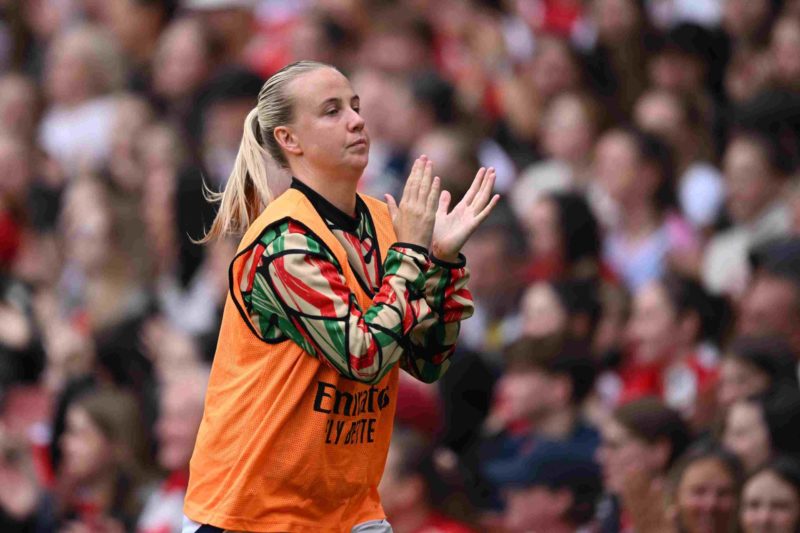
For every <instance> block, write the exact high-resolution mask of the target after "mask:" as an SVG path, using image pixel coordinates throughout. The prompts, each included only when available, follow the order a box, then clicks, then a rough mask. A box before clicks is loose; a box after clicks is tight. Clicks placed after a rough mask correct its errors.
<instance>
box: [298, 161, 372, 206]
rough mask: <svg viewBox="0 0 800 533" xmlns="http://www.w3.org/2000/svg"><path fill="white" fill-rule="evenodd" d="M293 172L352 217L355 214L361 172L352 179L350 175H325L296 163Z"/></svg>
mask: <svg viewBox="0 0 800 533" xmlns="http://www.w3.org/2000/svg"><path fill="white" fill-rule="evenodd" d="M292 172H293V173H294V175H295V176H296V177H297V179H299V180H300V181H302V182H303V183H305V184H306V185H308V186H309V187H311V188H312V189H314V190H315V191H316V192H318V193H319V194H321V195H322V196H324V197H325V199H326V200H328V201H329V202H330V203H332V204H333V205H334V206H336V208H337V209H340V210H341V211H343V212H345V213H346V214H348V215H349V216H351V217H352V216H355V214H356V190H357V189H358V178H359V177H360V174H359V175H358V176H355V177H354V178H353V179H350V177H343V176H330V175H323V174H320V173H319V172H311V171H309V169H308V168H302V167H301V168H295V166H294V165H293V167H292Z"/></svg>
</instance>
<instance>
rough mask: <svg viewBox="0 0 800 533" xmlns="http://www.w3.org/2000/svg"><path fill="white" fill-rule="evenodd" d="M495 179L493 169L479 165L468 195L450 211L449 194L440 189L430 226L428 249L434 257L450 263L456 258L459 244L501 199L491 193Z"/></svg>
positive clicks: (462, 243) (461, 243)
mask: <svg viewBox="0 0 800 533" xmlns="http://www.w3.org/2000/svg"><path fill="white" fill-rule="evenodd" d="M494 180H495V172H494V169H493V168H491V167H490V168H489V169H488V170H487V169H485V168H483V167H481V169H480V170H478V173H477V174H476V175H475V180H474V181H473V182H472V185H471V186H470V188H469V190H468V191H467V194H465V195H464V198H463V199H462V200H461V201H460V202H459V203H458V205H456V206H455V207H454V208H453V210H452V211H450V212H449V213H448V212H447V209H448V208H449V207H450V193H449V192H447V191H443V192H442V196H441V198H439V209H438V211H436V224H435V226H434V229H433V245H432V249H431V252H432V253H433V255H434V256H435V257H437V258H438V259H441V260H443V261H450V262H453V261H456V260H457V259H458V253H459V252H460V251H461V247H462V246H464V243H465V242H467V239H469V237H470V235H472V233H473V232H474V231H475V229H476V228H477V227H478V226H479V225H480V224H481V222H483V221H484V220H485V219H486V217H488V216H489V213H491V212H492V209H494V206H495V205H497V202H498V200H500V195H499V194H495V195H494V196H491V194H492V187H494Z"/></svg>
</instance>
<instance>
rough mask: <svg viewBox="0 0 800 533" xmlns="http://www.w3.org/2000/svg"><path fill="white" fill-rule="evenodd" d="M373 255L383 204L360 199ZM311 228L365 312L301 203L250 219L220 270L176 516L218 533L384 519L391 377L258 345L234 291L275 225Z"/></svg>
mask: <svg viewBox="0 0 800 533" xmlns="http://www.w3.org/2000/svg"><path fill="white" fill-rule="evenodd" d="M361 198H362V200H364V202H365V203H366V205H367V207H368V209H369V212H370V214H371V216H372V220H373V222H374V223H375V230H376V233H377V236H378V246H379V247H380V248H379V249H380V251H381V257H385V254H386V252H387V250H388V248H389V246H391V244H393V243H394V242H395V241H396V236H395V233H394V229H393V227H392V223H391V219H390V217H389V213H388V210H387V208H386V206H385V204H383V203H382V202H380V201H378V200H375V199H373V198H369V197H365V196H362V197H361ZM287 217H288V218H291V219H293V220H295V221H298V222H301V223H302V224H304V225H306V226H307V227H308V228H309V229H310V230H311V231H313V232H314V233H315V234H316V235H317V237H319V238H320V239H321V240H322V241H323V242H324V243H325V244H326V245H327V246H328V248H330V250H332V251H333V253H334V255H335V256H336V258H337V260H338V262H339V264H340V265H341V267H342V271H343V273H344V277H345V279H346V280H347V284H348V285H349V287H350V290H351V291H352V292H353V293H354V294H355V296H356V298H357V300H358V303H359V305H360V306H361V308H362V309H367V308H368V307H370V306H371V305H372V301H371V298H370V297H369V296H368V295H367V294H366V293H365V292H364V291H363V290H362V289H361V286H360V284H359V283H358V280H357V279H356V277H355V275H354V274H353V272H352V271H351V269H350V266H349V264H348V262H347V255H346V252H345V250H344V248H343V247H342V246H341V244H340V243H339V241H338V240H337V239H336V237H335V236H334V235H333V234H332V233H331V232H330V230H329V229H328V227H327V225H326V224H325V221H324V220H322V218H321V217H320V216H319V214H318V213H317V211H316V209H315V208H314V206H313V205H312V204H311V202H310V201H309V200H308V199H307V198H306V196H305V195H304V194H303V193H301V192H300V191H297V190H295V189H289V190H288V191H287V192H285V193H284V194H282V195H281V196H280V197H278V198H277V199H276V200H274V201H273V202H272V203H270V204H269V206H267V208H266V209H265V210H264V212H263V213H262V214H261V215H260V216H259V217H258V218H257V219H256V220H255V222H253V224H252V225H251V227H250V228H249V229H248V231H247V233H246V234H245V236H244V238H243V239H242V242H241V244H240V246H239V252H238V253H237V255H236V258H234V260H233V263H232V264H231V270H230V292H229V294H228V297H227V301H226V303H225V310H224V314H223V317H222V325H221V329H220V333H219V341H218V343H217V350H216V355H215V356H214V364H213V367H212V370H211V378H210V382H209V386H208V392H207V396H206V403H205V412H204V414H203V421H202V423H201V425H200V430H199V433H198V435H197V442H196V444H195V449H194V454H193V455H192V460H191V467H190V479H189V488H188V490H187V494H186V502H185V507H184V511H185V513H186V516H188V517H189V518H191V519H192V520H194V521H196V522H199V523H201V524H211V525H214V526H217V527H221V528H224V529H233V530H245V531H262V532H277V531H281V532H295V531H308V532H311V531H314V532H320V531H331V532H334V531H335V532H349V531H350V529H351V528H352V527H353V526H354V525H355V524H358V523H361V522H366V521H368V520H375V519H380V518H383V517H384V516H385V515H384V512H383V509H382V508H381V504H380V500H379V498H378V492H377V486H378V483H379V481H380V479H381V475H382V474H383V468H384V464H385V462H386V454H387V452H388V448H389V440H390V438H391V434H392V421H393V419H394V413H395V408H396V401H397V382H398V372H399V371H398V369H397V366H395V368H393V369H392V370H391V371H390V372H389V373H388V374H387V375H386V376H385V377H384V378H383V380H381V382H380V383H379V384H377V385H367V384H363V383H359V382H357V381H353V380H350V379H347V378H345V377H343V376H341V375H340V374H338V373H337V372H336V371H334V370H332V369H331V368H330V367H328V366H327V365H326V364H324V363H322V362H321V361H319V360H318V359H316V358H315V357H313V356H311V355H310V354H308V353H307V352H305V351H303V350H302V349H301V348H300V347H299V346H298V345H297V344H295V343H294V342H292V341H290V340H285V341H282V342H279V343H276V344H269V343H267V342H264V341H263V340H261V339H260V338H259V337H258V336H257V335H256V333H255V330H254V329H253V326H252V324H251V323H250V321H249V318H248V316H247V313H246V312H245V306H244V301H243V299H242V293H241V290H240V282H241V279H242V275H243V272H244V269H245V264H246V263H247V260H248V258H249V256H250V254H249V253H248V252H250V251H252V250H253V248H254V247H255V246H256V245H257V244H258V242H259V238H260V236H261V234H262V233H263V232H264V230H265V229H266V228H267V227H268V226H269V225H270V224H272V223H273V222H277V221H279V220H281V219H284V218H287Z"/></svg>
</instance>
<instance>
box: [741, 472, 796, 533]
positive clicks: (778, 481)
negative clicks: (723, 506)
mask: <svg viewBox="0 0 800 533" xmlns="http://www.w3.org/2000/svg"><path fill="white" fill-rule="evenodd" d="M741 501H742V502H741V511H740V517H741V522H740V523H741V529H742V531H743V532H744V533H761V532H763V531H773V532H775V533H793V532H795V531H797V530H798V528H800V465H799V464H798V463H797V461H795V460H793V459H788V458H785V457H783V458H782V457H779V458H776V459H775V460H773V461H771V462H770V463H768V464H767V465H765V466H763V467H762V468H760V469H758V470H757V471H756V472H754V473H753V474H751V475H750V477H749V478H748V479H747V481H746V482H745V484H744V487H743V488H742V498H741Z"/></svg>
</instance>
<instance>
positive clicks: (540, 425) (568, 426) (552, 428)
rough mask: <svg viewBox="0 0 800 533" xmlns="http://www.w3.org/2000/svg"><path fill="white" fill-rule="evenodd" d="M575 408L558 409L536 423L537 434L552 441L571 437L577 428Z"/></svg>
mask: <svg viewBox="0 0 800 533" xmlns="http://www.w3.org/2000/svg"><path fill="white" fill-rule="evenodd" d="M575 418H576V413H575V408H574V407H564V408H563V409H556V410H554V411H553V412H552V413H551V414H550V415H547V416H545V417H544V418H542V419H540V420H537V421H536V432H537V433H538V434H541V435H543V436H545V437H549V438H552V439H564V438H566V437H569V435H570V433H572V430H573V429H574V428H575Z"/></svg>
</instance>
